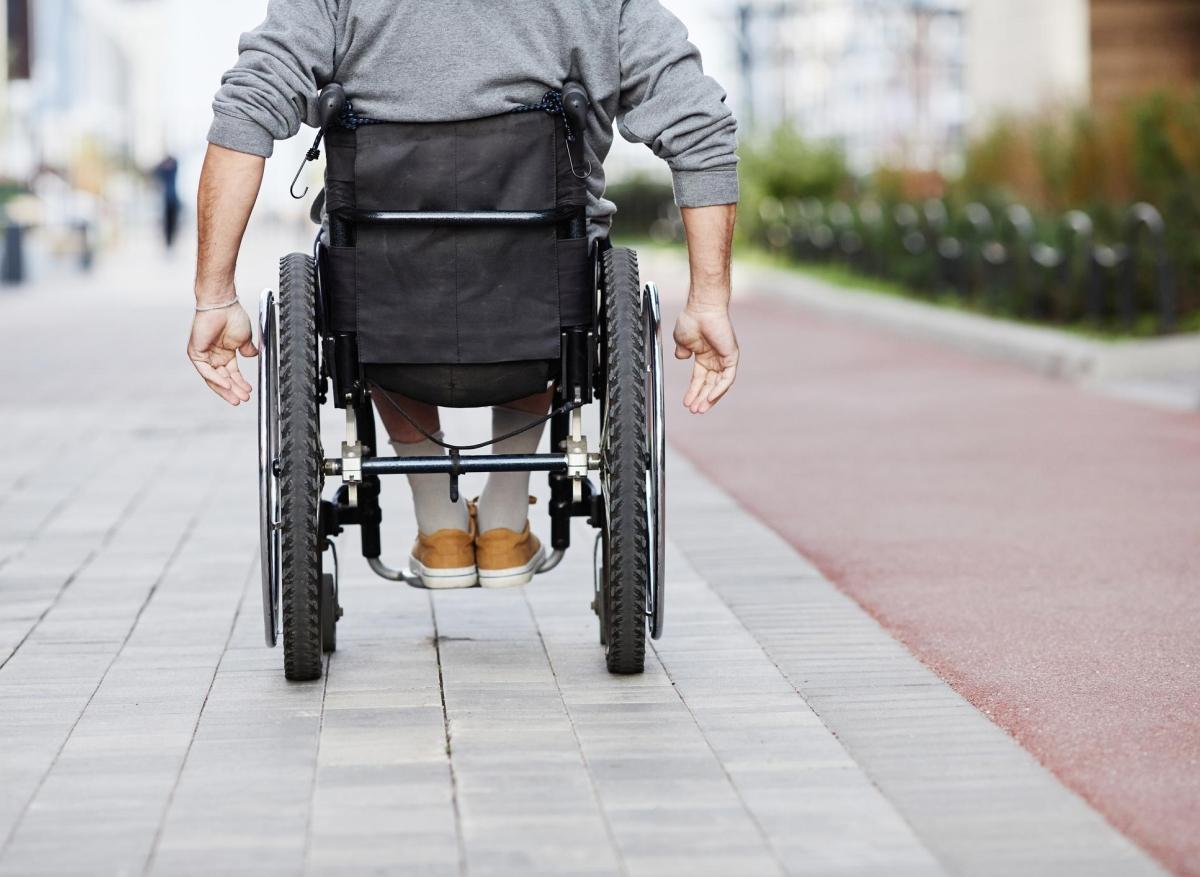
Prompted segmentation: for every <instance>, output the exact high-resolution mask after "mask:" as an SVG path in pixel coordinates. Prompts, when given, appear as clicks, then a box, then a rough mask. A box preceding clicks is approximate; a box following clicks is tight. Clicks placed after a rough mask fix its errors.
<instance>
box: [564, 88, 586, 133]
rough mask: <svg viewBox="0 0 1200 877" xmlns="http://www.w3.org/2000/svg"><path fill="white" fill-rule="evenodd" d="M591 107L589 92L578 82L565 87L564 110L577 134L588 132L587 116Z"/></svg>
mask: <svg viewBox="0 0 1200 877" xmlns="http://www.w3.org/2000/svg"><path fill="white" fill-rule="evenodd" d="M591 106H592V102H591V101H590V100H588V96H587V92H586V91H585V90H584V88H583V86H582V85H580V84H579V83H578V82H568V83H567V84H566V85H564V86H563V109H564V111H565V112H566V114H567V121H568V122H570V123H571V127H572V128H574V129H575V131H576V133H578V134H583V133H584V132H585V131H586V130H587V115H588V111H589V110H590V109H591Z"/></svg>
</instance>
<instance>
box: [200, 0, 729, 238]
mask: <svg viewBox="0 0 1200 877" xmlns="http://www.w3.org/2000/svg"><path fill="white" fill-rule="evenodd" d="M239 51H240V56H239V58H238V62H237V65H236V66H235V67H234V68H233V69H232V70H230V71H229V72H228V73H226V74H225V76H224V78H223V80H222V85H221V89H220V91H218V92H217V96H216V100H215V101H214V104H213V109H214V119H213V124H212V129H211V130H210V132H209V136H208V139H209V141H210V142H212V143H215V144H217V145H219V146H224V147H227V148H229V149H233V150H236V151H238V152H247V153H252V154H254V155H261V156H269V155H270V154H271V152H272V149H273V147H274V141H276V140H283V139H286V138H289V137H292V136H294V135H295V134H296V133H297V132H298V131H299V130H300V125H301V123H308V124H309V125H314V124H316V119H317V114H316V94H317V92H318V91H319V90H320V89H321V88H322V87H323V86H324V85H326V84H327V83H329V82H340V83H341V84H342V85H343V86H345V88H346V93H347V94H348V95H349V96H350V99H351V101H352V103H353V105H354V111H355V112H356V113H357V114H358V115H361V116H366V117H368V118H373V119H380V120H383V121H389V122H434V121H459V120H467V119H476V118H482V117H484V116H492V115H496V114H499V113H503V112H507V111H509V110H511V109H513V108H515V107H518V106H522V105H527V104H533V103H537V102H538V101H540V100H541V98H542V95H543V94H544V93H545V92H547V91H549V90H552V89H560V88H561V87H562V86H563V84H564V82H566V81H568V80H571V79H574V80H577V81H579V82H581V83H582V84H583V86H584V88H586V89H587V91H588V94H589V96H590V97H591V100H592V108H593V114H592V123H591V128H590V130H589V132H588V138H587V142H588V148H589V151H590V152H591V155H590V156H589V159H590V161H591V164H592V167H593V171H594V173H593V175H592V178H591V182H590V191H591V206H590V208H589V215H590V216H591V218H592V221H593V222H594V223H595V224H597V225H598V226H600V227H605V226H607V225H608V223H609V221H610V218H611V216H612V214H613V213H614V212H615V208H614V206H613V205H612V204H611V203H610V202H608V201H605V200H604V199H603V194H604V173H603V169H602V165H603V162H604V158H605V156H607V155H608V152H609V149H610V148H611V146H612V140H613V133H612V130H613V124H614V122H615V123H616V124H617V127H618V128H619V130H620V132H621V135H622V136H623V137H625V139H626V140H630V141H632V142H635V143H644V144H646V145H647V146H649V147H650V148H651V149H652V150H654V153H655V154H656V155H658V156H659V157H660V158H663V159H665V160H666V162H667V164H668V165H669V166H670V168H671V171H672V174H673V177H674V182H675V197H676V201H677V203H678V204H679V205H680V206H683V207H706V206H709V205H714V204H732V203H736V202H737V200H738V180H737V155H736V149H737V123H736V122H735V121H734V119H733V115H732V113H731V112H730V111H729V108H728V107H727V106H726V105H725V93H724V91H723V90H722V89H721V87H720V86H719V85H718V84H717V83H716V82H715V81H714V80H712V79H711V78H709V77H707V76H705V75H704V71H703V69H702V67H701V62H700V53H699V52H698V51H697V49H696V47H695V46H693V45H692V44H691V43H689V42H688V35H687V30H686V29H685V28H684V26H683V24H682V23H681V22H680V21H679V19H677V18H676V17H675V16H674V15H672V14H671V13H670V12H668V11H667V10H666V9H664V8H663V7H662V5H660V3H659V2H658V0H270V5H269V7H268V9H267V18H266V21H264V22H263V23H262V24H261V25H259V26H258V27H257V28H256V29H255V30H252V31H250V32H249V33H247V34H245V35H243V37H242V40H241V44H240V46H239Z"/></svg>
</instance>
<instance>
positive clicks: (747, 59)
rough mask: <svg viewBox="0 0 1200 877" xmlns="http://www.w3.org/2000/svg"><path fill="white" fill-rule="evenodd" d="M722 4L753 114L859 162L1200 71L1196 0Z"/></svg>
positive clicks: (927, 157)
mask: <svg viewBox="0 0 1200 877" xmlns="http://www.w3.org/2000/svg"><path fill="white" fill-rule="evenodd" d="M719 3H721V0H709V5H710V6H712V5H714V4H719ZM724 15H725V16H726V19H727V21H728V22H730V23H731V24H732V25H733V27H732V28H731V29H730V30H729V31H728V34H729V36H728V39H729V40H730V41H732V42H733V43H734V45H735V46H736V50H737V56H738V61H737V69H738V76H737V86H736V89H735V104H736V105H737V108H738V110H739V115H740V116H741V118H742V120H743V122H744V124H745V127H746V128H748V129H750V130H751V131H753V130H755V129H757V130H764V129H770V128H773V127H775V126H777V125H780V124H783V123H788V124H792V125H795V126H796V127H797V128H798V129H799V130H800V131H801V132H802V133H803V134H805V135H807V136H810V137H813V138H817V139H822V140H831V141H834V142H837V143H839V144H841V145H842V146H843V147H844V148H845V150H846V154H847V156H848V157H849V159H850V162H851V166H852V167H854V168H855V169H857V170H867V169H869V168H871V167H874V166H876V165H878V164H880V163H901V164H904V165H907V166H910V167H916V168H941V169H946V168H947V167H950V168H952V167H953V166H954V165H955V164H956V162H957V160H958V158H959V157H960V155H961V150H962V147H963V145H964V144H965V140H966V138H967V137H968V136H969V135H970V134H971V132H973V131H978V130H980V129H982V128H984V127H986V126H987V125H988V124H990V123H991V122H992V121H993V120H994V119H995V118H996V117H997V116H1000V115H1006V114H1027V113H1033V112H1038V111H1041V110H1045V109H1048V108H1055V107H1065V106H1075V105H1079V104H1083V103H1087V102H1088V101H1089V100H1091V101H1092V102H1093V103H1094V104H1095V105H1097V106H1099V107H1107V106H1112V105H1113V104H1115V103H1118V102H1119V101H1121V100H1122V99H1124V98H1126V97H1129V96H1132V95H1136V94H1139V93H1142V92H1144V91H1145V90H1147V89H1148V88H1151V87H1156V86H1164V85H1165V86H1170V85H1180V84H1194V83H1196V82H1197V81H1200V0H726V2H725V3H724Z"/></svg>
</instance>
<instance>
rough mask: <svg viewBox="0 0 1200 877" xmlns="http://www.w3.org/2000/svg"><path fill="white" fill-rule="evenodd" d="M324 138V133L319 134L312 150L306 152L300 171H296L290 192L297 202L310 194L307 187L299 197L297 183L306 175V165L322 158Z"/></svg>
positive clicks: (319, 132)
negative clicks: (322, 140)
mask: <svg viewBox="0 0 1200 877" xmlns="http://www.w3.org/2000/svg"><path fill="white" fill-rule="evenodd" d="M324 136H325V132H324V131H318V132H317V139H316V140H314V141H313V145H312V148H311V149H309V150H308V152H306V153H305V154H304V161H302V162H300V170H298V171H296V176H295V177H294V178H293V179H292V187H291V188H290V189H289V190H288V191H289V192H290V193H291V195H292V197H293V198H295V199H296V200H297V201H301V200H303V199H304V196H305V195H307V194H308V188H309V187H308V186H305V187H304V191H303V192H301V193H300V194H299V195H297V194H296V183H298V182H300V175H301V174H302V173H304V166H305V165H306V164H308V163H309V162H310V161H316V160H317V159H318V158H320V157H321V138H322V137H324Z"/></svg>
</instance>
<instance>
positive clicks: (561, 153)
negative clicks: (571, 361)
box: [326, 112, 593, 404]
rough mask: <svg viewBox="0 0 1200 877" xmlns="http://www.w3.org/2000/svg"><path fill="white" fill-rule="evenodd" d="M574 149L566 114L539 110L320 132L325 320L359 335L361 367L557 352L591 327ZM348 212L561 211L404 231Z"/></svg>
mask: <svg viewBox="0 0 1200 877" xmlns="http://www.w3.org/2000/svg"><path fill="white" fill-rule="evenodd" d="M569 148H570V144H569V143H568V142H567V138H566V127H565V125H564V124H563V121H562V118H561V117H559V116H554V115H550V114H548V113H544V112H528V113H510V114H506V115H502V116H495V117H491V118H486V119H479V120H474V121H468V122H445V123H440V122H439V123H422V124H417V123H396V124H393V123H386V124H370V125H363V126H361V127H358V128H356V129H354V130H346V129H342V128H334V129H333V130H331V131H330V132H329V134H328V136H327V138H326V150H327V156H328V159H327V170H326V193H327V195H326V197H327V210H328V213H329V216H330V239H331V240H330V242H331V244H332V246H330V248H329V253H328V256H329V264H328V269H329V270H328V275H329V279H328V283H327V285H328V286H329V287H330V288H329V289H328V290H327V298H328V301H329V306H330V318H331V321H332V327H333V329H334V330H335V331H341V332H353V333H355V334H356V335H357V338H358V349H359V356H360V359H361V361H362V362H363V363H364V364H366V365H378V364H386V365H388V366H395V365H399V364H412V365H426V366H435V365H436V366H468V365H485V364H492V365H494V364H498V363H519V362H525V363H528V362H531V361H541V362H544V363H545V362H549V361H551V360H553V361H555V362H557V361H558V360H559V357H560V348H561V332H562V329H563V328H566V327H571V326H581V325H588V324H590V323H591V321H592V306H593V305H592V292H593V290H592V286H593V282H592V276H591V264H590V259H589V256H588V241H587V237H586V217H585V209H586V204H587V190H586V186H585V181H584V180H581V179H579V178H578V177H577V176H576V175H575V173H574V172H573V170H572V161H571V153H569V152H568V149H569ZM347 211H358V212H362V211H384V212H412V211H419V212H434V211H437V212H443V211H444V212H464V211H467V212H471V211H488V212H492V211H521V212H528V211H560V212H561V214H562V216H563V217H564V218H563V220H562V221H559V222H555V223H553V224H543V225H530V226H525V225H521V226H512V225H509V226H467V227H463V226H457V225H452V224H441V225H427V224H423V225H415V226H412V225H403V226H401V225H391V224H383V223H372V222H365V221H347V220H346V219H345V218H344V217H346V216H347V215H348V214H347ZM527 371H528V370H527ZM392 373H393V374H394V371H392ZM454 373H455V374H457V375H459V376H462V375H464V374H468V373H469V372H466V371H463V370H462V369H459V370H457V371H455V372H454ZM490 375H491V379H492V380H494V378H495V372H494V370H492V372H490ZM478 404H490V403H478Z"/></svg>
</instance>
